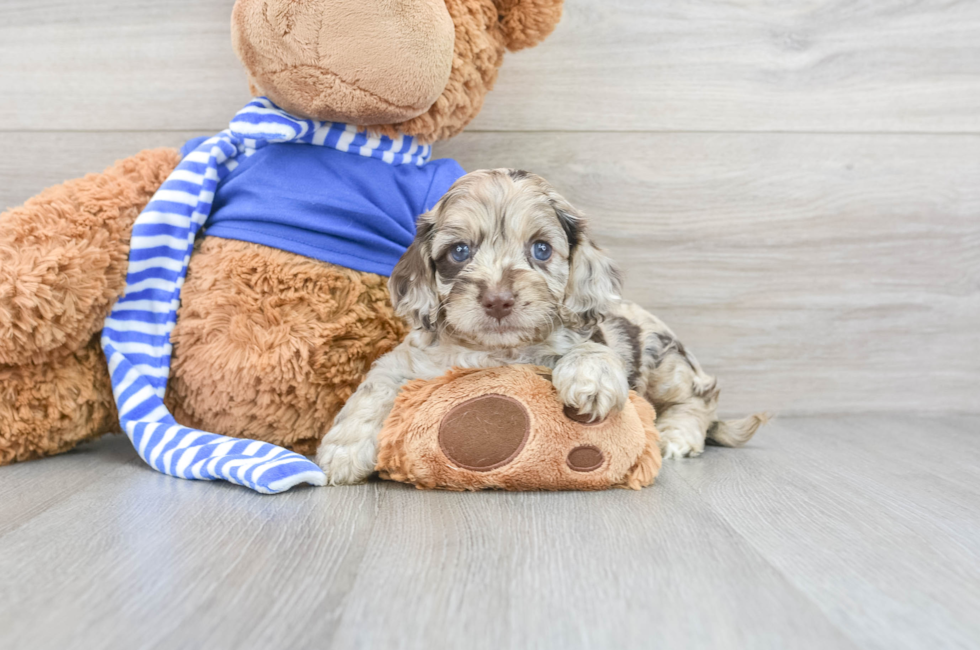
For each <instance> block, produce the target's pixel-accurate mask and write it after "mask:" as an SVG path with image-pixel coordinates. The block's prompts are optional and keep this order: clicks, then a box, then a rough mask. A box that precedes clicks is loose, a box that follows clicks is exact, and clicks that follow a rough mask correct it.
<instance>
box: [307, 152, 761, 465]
mask: <svg viewBox="0 0 980 650" xmlns="http://www.w3.org/2000/svg"><path fill="white" fill-rule="evenodd" d="M621 283H622V281H621V277H620V274H619V272H618V270H617V269H616V267H615V265H614V264H613V263H612V261H611V260H610V259H609V258H608V257H607V256H606V255H605V254H604V253H603V252H602V251H601V250H599V248H598V247H596V245H595V244H594V243H593V242H592V240H591V239H590V238H589V236H588V232H587V228H586V224H585V220H584V219H583V217H582V215H581V214H579V213H578V212H577V211H576V210H575V209H574V208H573V207H572V206H571V205H569V203H568V202H567V201H566V200H565V199H564V198H562V197H561V196H560V195H559V194H558V193H557V192H555V190H554V189H553V188H552V187H551V186H550V185H549V184H548V183H547V182H545V181H544V179H542V178H540V177H539V176H535V175H534V174H530V173H528V172H524V171H518V170H506V169H498V170H492V171H490V170H485V171H478V172H473V173H472V174H467V175H466V176H464V177H463V178H461V179H459V180H458V181H457V182H456V184H455V185H453V187H452V188H451V189H450V190H449V192H447V193H446V195H445V196H444V197H443V198H442V200H440V201H439V203H438V204H437V205H436V206H435V208H433V210H432V211H430V212H428V213H426V214H424V215H422V217H420V219H419V222H418V233H417V235H416V237H415V241H414V242H413V243H412V245H411V246H410V247H409V249H408V251H407V252H406V253H405V255H404V256H403V257H402V259H401V260H400V261H399V262H398V265H397V266H396V267H395V270H394V272H393V273H392V275H391V279H390V281H389V287H390V289H391V297H392V301H393V302H394V305H395V308H396V310H397V311H398V313H399V314H400V315H401V316H402V317H403V318H405V319H406V320H407V321H408V322H409V323H410V324H411V325H412V326H413V330H412V332H411V333H410V334H409V335H408V337H407V338H406V339H405V341H404V342H403V343H402V344H401V345H399V346H398V347H397V348H396V349H395V350H393V351H392V352H390V353H388V354H386V355H385V356H383V357H381V358H380V359H378V361H377V362H375V364H374V366H373V367H372V369H371V371H370V372H369V373H368V375H367V377H366V379H365V380H364V382H363V383H362V384H361V386H360V387H359V388H358V389H357V391H356V392H355V393H354V395H353V396H352V397H351V398H350V400H349V401H348V402H347V404H346V405H345V406H344V408H343V410H341V412H340V413H339V414H338V415H337V418H336V420H335V421H334V425H333V427H332V428H331V429H330V431H329V432H328V433H327V435H326V436H325V437H324V439H323V442H322V443H321V445H320V449H319V452H318V454H317V461H318V462H319V464H320V466H321V467H322V468H323V469H324V471H326V472H327V475H328V477H329V480H330V482H331V483H332V484H343V483H354V482H357V481H361V480H363V479H365V478H366V477H367V476H368V475H369V474H371V472H372V471H373V470H374V466H375V449H376V439H377V434H378V432H379V431H380V430H381V426H382V424H383V423H384V420H385V418H386V417H387V416H388V413H389V411H390V410H391V407H392V405H393V404H394V401H395V396H396V395H397V393H398V390H399V388H400V387H401V386H402V384H404V383H405V382H406V381H408V380H410V379H416V378H424V379H431V378H434V377H437V376H439V375H441V374H443V373H444V372H446V370H448V369H449V368H451V367H453V366H461V367H466V368H482V367H492V366H500V365H506V364H511V363H533V364H538V365H543V366H548V367H551V368H552V369H553V373H552V379H553V381H554V384H555V388H556V389H557V390H558V394H559V396H560V397H561V399H562V400H563V401H564V402H565V404H567V405H569V406H571V407H574V408H575V409H578V411H579V412H580V413H583V414H587V415H589V416H590V417H592V418H596V419H601V418H604V417H606V416H607V415H608V414H609V413H611V412H613V411H616V410H618V409H620V408H622V407H623V405H624V404H625V402H626V399H627V396H628V392H629V389H630V388H632V389H634V390H636V391H637V392H638V393H639V394H641V395H644V396H646V398H647V399H648V400H649V401H650V402H652V403H653V405H654V406H655V407H656V410H657V428H658V429H659V431H660V435H661V441H662V443H661V444H662V446H663V452H664V456H665V457H672V456H696V455H698V454H700V453H701V452H702V451H703V450H704V444H705V438H706V437H707V438H710V439H712V440H714V441H715V442H717V443H719V444H722V445H727V446H736V445H741V444H743V443H744V442H746V441H747V440H748V439H749V438H751V437H752V435H753V434H754V433H755V431H756V429H757V428H758V427H759V425H760V424H762V423H763V422H764V421H765V416H761V415H754V416H750V417H748V418H745V419H743V420H737V421H730V422H719V421H717V419H716V417H715V409H716V406H717V403H718V388H717V385H716V383H715V380H714V378H713V377H711V376H710V375H708V374H706V373H705V372H704V371H703V370H702V369H701V366H700V365H699V364H698V362H697V360H696V359H695V358H694V356H693V355H692V354H691V353H690V352H688V351H687V350H686V349H685V348H684V346H683V345H682V344H681V343H680V341H678V340H677V338H676V337H675V336H674V333H673V332H671V331H670V329H669V328H668V327H667V326H666V325H664V324H663V322H661V321H660V320H659V319H657V318H656V317H655V316H653V315H651V314H649V313H647V312H646V311H644V310H643V309H641V308H640V307H638V306H637V305H635V304H633V303H631V302H628V301H625V300H622V299H621V298H620V297H619V294H620V286H621Z"/></svg>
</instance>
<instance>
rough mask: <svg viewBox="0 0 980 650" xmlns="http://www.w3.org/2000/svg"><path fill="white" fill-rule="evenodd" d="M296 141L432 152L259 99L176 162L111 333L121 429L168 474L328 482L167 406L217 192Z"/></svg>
mask: <svg viewBox="0 0 980 650" xmlns="http://www.w3.org/2000/svg"><path fill="white" fill-rule="evenodd" d="M287 142H288V143H298V144H299V143H302V144H309V145H319V146H329V147H334V148H336V149H339V150H341V151H346V152H349V153H351V154H360V155H362V156H370V157H373V158H379V159H381V160H383V161H385V162H388V163H392V164H416V165H421V164H423V163H424V162H426V161H427V160H428V158H429V154H430V148H429V146H428V145H425V146H422V145H419V144H418V143H417V142H415V141H413V139H412V138H410V137H408V136H403V137H400V138H397V139H394V140H393V139H391V138H388V137H386V136H381V137H367V136H366V134H364V133H358V132H357V129H355V128H354V127H352V126H348V125H344V124H334V123H331V122H319V121H315V120H306V119H300V118H297V117H293V116H291V115H289V114H288V113H286V112H284V111H283V110H282V109H280V108H278V107H277V106H275V105H274V104H273V103H272V102H270V101H269V100H268V99H266V98H264V97H260V98H257V99H255V100H253V101H251V102H250V103H249V104H248V105H247V106H246V107H245V108H244V109H243V110H242V111H241V112H239V113H238V114H237V115H236V116H235V118H234V119H233V120H232V122H231V124H230V127H229V128H228V129H225V130H224V131H222V132H221V133H219V134H218V135H216V136H214V137H212V138H209V139H208V140H206V141H205V142H203V143H202V144H201V145H199V146H198V147H197V148H196V149H195V150H194V151H192V152H191V153H189V154H188V155H187V156H186V157H185V158H184V159H183V160H182V161H181V162H180V164H179V165H177V168H176V169H175V170H174V171H173V173H171V174H170V177H169V178H167V180H166V181H165V182H164V183H163V185H162V186H161V187H160V189H159V190H157V192H156V194H154V195H153V198H152V199H151V200H150V202H149V203H148V204H147V206H146V208H145V209H144V210H143V212H142V213H141V214H140V215H139V217H138V218H137V219H136V223H135V224H134V225H133V235H132V240H131V241H130V251H129V269H128V272H127V276H126V290H125V295H124V296H123V297H122V298H120V299H119V301H118V302H117V303H116V304H115V306H114V307H113V308H112V312H111V313H110V314H109V317H108V318H107V319H106V321H105V328H104V329H103V330H102V349H103V350H104V351H105V355H106V358H107V359H108V362H109V373H110V375H111V378H112V391H113V395H114V396H115V400H116V406H117V407H118V410H119V422H120V424H121V425H122V428H123V430H124V431H125V432H126V435H128V436H129V439H130V440H131V441H132V442H133V446H135V447H136V450H137V451H138V452H139V455H140V457H141V458H143V460H144V461H146V462H147V463H148V464H149V465H150V466H151V467H153V468H154V469H156V470H158V471H160V472H163V473H165V474H169V475H171V476H177V477H180V478H186V479H203V480H225V481H229V482H231V483H236V484H238V485H244V486H246V487H249V488H251V489H253V490H256V491H257V492H262V493H264V494H274V493H277V492H283V491H285V490H288V489H289V488H291V487H293V486H295V485H298V484H300V483H311V484H313V485H324V484H326V476H325V475H324V474H323V472H322V471H321V470H320V468H319V467H317V466H316V464H315V463H312V462H311V461H309V460H308V459H307V458H306V457H304V456H301V455H299V454H296V453H293V452H291V451H287V450H285V449H282V448H281V447H277V446H275V445H271V444H269V443H266V442H260V441H258V440H245V439H241V438H229V437H227V436H220V435H216V434H213V433H206V432H204V431H198V430H196V429H192V428H190V427H184V426H181V425H179V424H178V423H177V421H176V420H174V418H173V416H172V415H171V414H170V412H169V411H167V408H166V407H165V406H164V404H163V396H164V393H165V392H166V388H167V378H168V376H169V375H170V354H171V351H172V345H171V343H170V333H171V331H172V330H173V328H174V325H175V324H176V322H177V307H178V306H179V305H180V288H181V286H182V285H183V283H184V277H185V275H186V274H187V263H188V262H189V260H190V256H191V251H192V249H193V247H194V238H195V237H196V236H197V233H198V231H199V230H200V229H201V226H202V225H203V224H204V222H205V221H206V220H207V218H208V215H209V214H210V213H211V203H212V201H213V200H214V193H215V190H216V189H217V187H218V184H219V183H220V182H221V181H222V180H223V179H224V178H225V177H226V176H227V175H228V174H229V173H230V172H231V171H232V170H234V169H235V167H237V166H238V161H237V160H236V159H237V158H240V157H247V156H251V155H252V154H254V153H255V152H256V151H257V150H259V149H261V148H262V147H264V146H266V145H268V144H273V143H287Z"/></svg>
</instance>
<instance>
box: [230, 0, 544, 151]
mask: <svg viewBox="0 0 980 650" xmlns="http://www.w3.org/2000/svg"><path fill="white" fill-rule="evenodd" d="M561 6H562V0H237V1H236V3H235V7H234V9H233V11H232V42H233V45H234V47H235V51H236V52H237V54H238V57H239V59H241V61H242V63H243V64H244V66H245V70H246V73H247V74H248V79H249V85H250V88H251V91H252V93H253V94H255V95H265V96H267V97H269V99H271V100H272V101H273V102H275V103H276V104H277V105H279V106H281V107H282V108H284V109H285V110H287V111H289V112H290V113H292V114H294V115H297V116H300V117H308V118H313V119H317V120H325V121H332V122H344V123H347V124H354V125H356V126H361V127H367V128H368V129H369V130H371V131H373V132H376V133H384V134H387V135H395V134H396V133H404V134H406V135H412V136H415V137H417V138H418V139H419V140H421V141H423V142H433V141H435V140H442V139H446V138H450V137H452V136H454V135H456V134H457V133H459V132H460V131H462V129H463V128H464V127H465V126H466V125H467V124H468V123H469V122H470V121H471V120H472V119H473V118H474V117H476V115H477V113H479V112H480V108H481V107H482V106H483V98H484V97H485V96H486V94H487V92H488V91H489V90H490V89H491V88H492V87H493V83H494V81H495V80H496V77H497V68H498V67H499V66H500V64H501V62H502V60H503V55H504V51H505V50H508V49H509V50H519V49H522V48H525V47H529V46H532V45H536V44H537V43H539V42H540V41H542V40H543V39H544V38H545V37H546V36H548V34H550V33H551V31H552V30H553V29H554V27H555V25H556V24H557V22H558V20H559V18H560V17H561Z"/></svg>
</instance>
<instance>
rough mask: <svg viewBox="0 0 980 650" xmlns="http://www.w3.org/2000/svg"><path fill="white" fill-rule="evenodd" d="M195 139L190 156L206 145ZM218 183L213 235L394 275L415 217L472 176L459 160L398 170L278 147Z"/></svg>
mask: <svg viewBox="0 0 980 650" xmlns="http://www.w3.org/2000/svg"><path fill="white" fill-rule="evenodd" d="M204 139H205V138H198V139H194V140H191V141H190V142H188V143H187V144H185V145H184V147H183V148H182V149H181V153H182V154H184V155H186V154H187V153H188V152H190V151H193V150H194V148H195V147H196V146H197V145H199V144H200V143H201V142H203V141H204ZM240 160H241V162H240V164H239V165H238V167H236V168H235V169H234V170H233V171H232V172H231V173H230V174H228V176H226V177H225V179H224V180H223V181H222V182H221V184H220V185H219V186H218V189H217V191H216V192H215V196H214V203H213V207H212V209H211V216H210V217H209V218H208V220H207V222H205V224H204V227H205V232H206V234H207V235H208V236H211V237H222V238H225V239H237V240H241V241H247V242H253V243H256V244H263V245H265V246H272V247H274V248H279V249H282V250H285V251H289V252H291V253H298V254H300V255H305V256H307V257H312V258H314V259H318V260H322V261H324V262H330V263H332V264H338V265H341V266H346V267H348V268H351V269H354V270H357V271H367V272H370V273H378V274H380V275H391V271H392V269H393V268H394V266H395V263H396V262H398V259H399V258H400V257H401V256H402V254H403V253H404V252H405V249H407V248H408V246H409V244H411V243H412V239H413V238H414V237H415V220H416V219H417V218H418V217H419V215H421V214H422V213H423V212H426V211H428V210H430V209H432V207H433V206H434V205H435V204H436V202H437V201H438V200H439V199H440V198H441V197H442V195H443V194H445V193H446V190H448V189H449V187H450V186H451V185H452V184H453V183H454V182H455V181H456V179H458V178H459V177H460V176H462V175H463V174H465V173H466V172H464V171H463V168H462V167H460V166H459V164H458V163H457V162H456V161H455V160H451V159H448V158H447V159H441V160H432V161H429V162H427V163H425V164H423V165H414V164H402V165H393V164H390V163H387V162H384V161H383V160H380V159H378V158H370V157H366V156H360V155H358V154H356V153H348V152H344V151H339V150H337V149H333V148H331V147H327V146H314V145H306V144H292V143H290V144H271V145H268V146H266V147H263V148H262V149H259V150H258V151H256V152H255V153H254V154H253V155H252V156H250V157H249V158H243V159H240Z"/></svg>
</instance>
